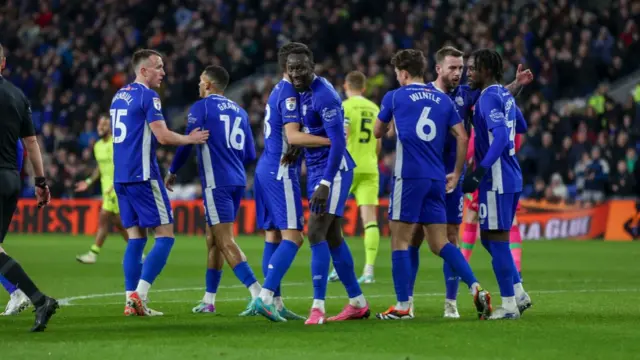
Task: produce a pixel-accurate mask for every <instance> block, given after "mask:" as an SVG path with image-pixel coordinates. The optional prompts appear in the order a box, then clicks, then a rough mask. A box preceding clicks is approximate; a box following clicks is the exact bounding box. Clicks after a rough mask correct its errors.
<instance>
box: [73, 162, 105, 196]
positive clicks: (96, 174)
mask: <svg viewBox="0 0 640 360" xmlns="http://www.w3.org/2000/svg"><path fill="white" fill-rule="evenodd" d="M98 179H100V168H99V167H96V168H95V169H93V172H92V173H91V176H89V177H88V178H86V179H85V180H82V181H78V182H77V183H76V187H75V191H76V192H83V191H87V189H88V188H89V186H91V185H92V184H93V183H94V182H96V181H98Z"/></svg>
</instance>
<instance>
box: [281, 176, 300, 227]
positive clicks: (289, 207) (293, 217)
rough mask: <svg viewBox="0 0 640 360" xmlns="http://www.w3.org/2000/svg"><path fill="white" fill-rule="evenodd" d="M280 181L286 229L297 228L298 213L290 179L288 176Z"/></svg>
mask: <svg viewBox="0 0 640 360" xmlns="http://www.w3.org/2000/svg"><path fill="white" fill-rule="evenodd" d="M287 175H288V173H287ZM282 182H283V184H284V201H285V207H286V211H287V230H290V229H297V228H298V224H297V223H296V221H297V219H298V214H296V203H295V200H294V198H293V196H294V195H293V183H291V179H289V177H288V176H287V177H286V178H284V179H282Z"/></svg>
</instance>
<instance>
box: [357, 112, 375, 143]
mask: <svg viewBox="0 0 640 360" xmlns="http://www.w3.org/2000/svg"><path fill="white" fill-rule="evenodd" d="M371 123H372V121H371V119H368V118H362V122H361V123H360V134H362V135H363V137H361V138H360V139H359V141H360V143H362V144H368V143H369V141H371V126H368V127H367V125H371Z"/></svg>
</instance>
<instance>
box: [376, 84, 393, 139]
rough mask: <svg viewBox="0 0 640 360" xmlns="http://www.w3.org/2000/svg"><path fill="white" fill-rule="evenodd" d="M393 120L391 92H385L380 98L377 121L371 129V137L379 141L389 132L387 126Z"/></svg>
mask: <svg viewBox="0 0 640 360" xmlns="http://www.w3.org/2000/svg"><path fill="white" fill-rule="evenodd" d="M392 119H393V91H389V92H387V93H386V94H385V95H384V97H383V98H382V105H381V106H380V112H379V113H378V119H377V120H376V124H375V126H374V127H373V135H374V136H375V137H376V139H381V138H382V137H383V136H384V135H385V134H387V133H388V132H389V124H390V123H391V120H392Z"/></svg>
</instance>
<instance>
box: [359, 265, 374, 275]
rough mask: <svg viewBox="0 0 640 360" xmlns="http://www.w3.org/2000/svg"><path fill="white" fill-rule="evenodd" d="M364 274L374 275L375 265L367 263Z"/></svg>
mask: <svg viewBox="0 0 640 360" xmlns="http://www.w3.org/2000/svg"><path fill="white" fill-rule="evenodd" d="M362 273H363V275H366V276H373V265H369V264H367V265H365V266H364V270H363V271H362Z"/></svg>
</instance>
